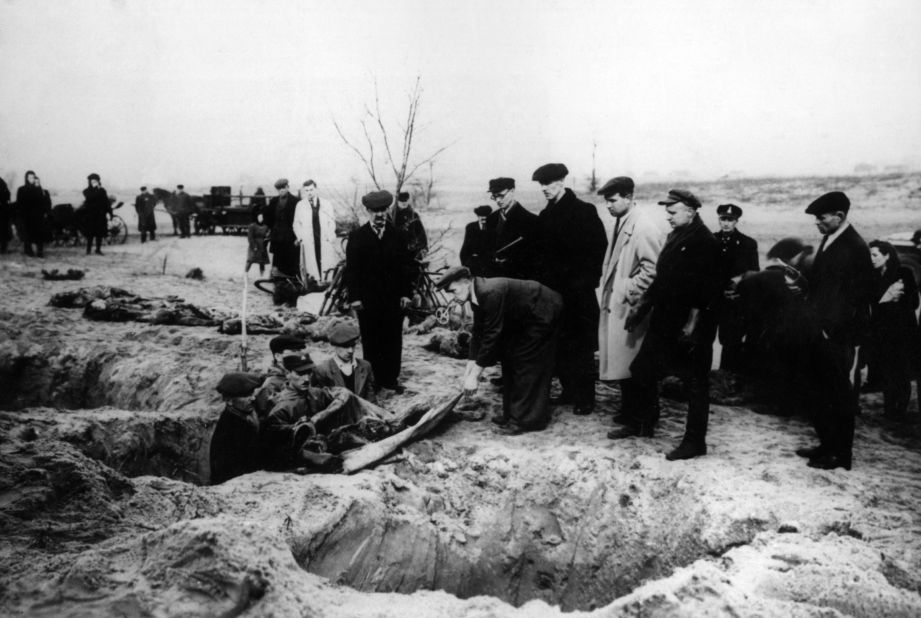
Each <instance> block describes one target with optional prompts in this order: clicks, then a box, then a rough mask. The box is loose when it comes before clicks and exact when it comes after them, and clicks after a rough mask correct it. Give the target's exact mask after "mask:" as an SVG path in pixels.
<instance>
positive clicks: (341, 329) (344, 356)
mask: <svg viewBox="0 0 921 618" xmlns="http://www.w3.org/2000/svg"><path fill="white" fill-rule="evenodd" d="M360 338H361V332H360V331H359V330H358V327H357V326H355V325H354V324H353V323H351V322H340V323H339V324H336V325H335V326H333V328H332V329H331V330H330V332H329V343H330V345H332V346H333V356H332V358H329V359H327V360H326V361H322V362H320V363H317V365H316V367H314V368H313V372H312V373H311V374H310V384H311V385H312V386H316V387H321V388H329V387H332V386H338V387H340V388H346V389H348V390H350V391H352V392H353V393H355V394H356V395H358V396H359V397H361V398H362V399H365V400H367V401H370V402H371V403H374V400H375V395H374V371H373V370H372V368H371V363H369V362H368V361H366V360H364V359H362V358H355V344H357V343H358V340H359V339H360Z"/></svg>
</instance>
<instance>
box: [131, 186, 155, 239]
mask: <svg viewBox="0 0 921 618" xmlns="http://www.w3.org/2000/svg"><path fill="white" fill-rule="evenodd" d="M156 205H157V197H156V196H155V195H154V194H153V193H150V192H149V191H148V190H147V187H141V193H140V194H139V195H138V196H137V197H136V198H134V210H136V211H137V213H138V231H139V232H140V233H141V242H142V243H145V242H147V234H148V233H149V234H150V239H151V240H156V239H157V220H156V218H155V217H154V207H156Z"/></svg>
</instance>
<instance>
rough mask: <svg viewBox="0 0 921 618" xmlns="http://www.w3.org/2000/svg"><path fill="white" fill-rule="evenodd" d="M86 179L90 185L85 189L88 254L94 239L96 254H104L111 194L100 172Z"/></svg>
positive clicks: (110, 214)
mask: <svg viewBox="0 0 921 618" xmlns="http://www.w3.org/2000/svg"><path fill="white" fill-rule="evenodd" d="M86 180H87V183H88V186H87V187H86V189H84V190H83V209H84V215H83V216H84V227H83V233H84V234H85V235H86V254H87V255H89V254H90V251H91V250H92V248H93V239H95V240H96V255H102V240H103V239H104V238H105V237H106V236H108V235H109V218H110V217H111V216H112V203H111V202H110V201H109V194H108V193H107V192H106V190H105V188H103V186H102V179H101V178H100V177H99V174H90V175H89V176H87V177H86Z"/></svg>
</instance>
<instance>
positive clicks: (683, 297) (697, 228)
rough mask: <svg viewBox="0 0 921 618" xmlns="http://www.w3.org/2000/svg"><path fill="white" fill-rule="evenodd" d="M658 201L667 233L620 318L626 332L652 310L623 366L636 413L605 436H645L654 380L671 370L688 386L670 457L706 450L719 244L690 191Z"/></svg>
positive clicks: (652, 420) (652, 418)
mask: <svg viewBox="0 0 921 618" xmlns="http://www.w3.org/2000/svg"><path fill="white" fill-rule="evenodd" d="M659 204H661V205H663V206H665V211H666V215H667V218H668V223H669V225H671V226H672V232H671V233H670V234H669V235H668V238H667V239H666V241H665V246H664V247H662V252H661V253H660V254H659V260H658V261H657V262H656V278H655V280H654V281H653V282H652V285H650V286H649V289H648V290H647V291H646V298H645V300H644V302H642V303H640V304H638V305H637V307H636V308H635V309H633V310H631V312H630V315H628V316H627V320H626V324H625V327H626V329H627V330H628V331H631V330H633V329H634V328H636V327H637V326H638V325H639V324H640V323H641V322H642V320H643V319H644V318H645V316H646V315H647V314H649V312H650V311H651V312H652V314H651V315H650V318H649V331H648V332H647V333H646V338H645V339H643V344H642V346H640V351H639V352H638V353H637V355H636V358H635V359H633V363H632V364H631V365H630V372H631V374H632V376H633V383H634V385H635V386H636V390H637V414H636V418H635V420H634V421H633V422H632V423H628V424H626V425H625V426H624V427H623V428H622V429H620V430H616V431H614V432H612V433H611V434H609V437H611V438H613V439H619V438H626V437H630V436H646V437H651V436H652V435H653V431H654V428H655V425H656V423H657V421H658V418H657V416H658V415H657V410H658V392H657V391H658V381H659V379H660V378H661V377H663V376H665V375H670V374H677V375H679V376H680V377H681V378H682V381H683V382H684V385H685V388H686V390H687V393H688V415H687V422H686V425H685V431H684V438H683V439H682V440H681V444H679V445H678V447H677V448H675V449H673V450H671V451H670V452H669V453H668V454H666V456H665V457H666V459H668V460H669V461H672V460H676V459H690V458H692V457H698V456H700V455H705V454H706V453H707V443H706V437H707V420H708V417H709V415H710V394H709V391H708V389H709V381H710V380H709V376H710V364H711V362H712V360H713V334H714V333H713V326H712V316H711V315H710V307H711V304H712V303H713V301H714V299H715V298H716V295H717V294H718V293H719V274H718V261H719V243H718V242H717V240H716V238H714V237H713V234H712V233H711V232H710V230H708V229H707V227H706V226H705V225H704V224H703V222H702V221H701V220H700V216H698V214H697V211H698V209H699V208H700V201H699V200H698V199H697V198H696V197H695V196H694V194H693V193H691V192H690V191H686V190H684V189H672V190H671V191H669V192H668V197H667V198H666V199H664V200H663V201H661V202H659Z"/></svg>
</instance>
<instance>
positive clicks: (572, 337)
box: [531, 163, 607, 415]
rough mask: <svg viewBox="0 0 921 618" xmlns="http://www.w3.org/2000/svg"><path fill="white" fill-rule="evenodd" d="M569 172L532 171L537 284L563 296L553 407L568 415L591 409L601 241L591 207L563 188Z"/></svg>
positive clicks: (549, 167) (554, 166) (552, 166)
mask: <svg viewBox="0 0 921 618" xmlns="http://www.w3.org/2000/svg"><path fill="white" fill-rule="evenodd" d="M568 173H569V170H568V169H566V166H565V165H563V164H562V163H548V164H546V165H542V166H541V167H539V168H537V169H536V170H535V171H534V174H533V175H532V176H531V179H532V180H535V181H537V182H538V183H539V184H540V189H541V192H543V194H544V197H545V198H547V206H546V207H545V208H544V209H543V210H542V211H541V212H540V215H538V216H539V221H540V240H541V243H542V248H543V250H544V251H543V253H544V261H543V264H542V268H541V272H540V273H539V274H538V277H537V279H538V281H540V282H541V283H543V284H545V285H547V286H548V287H550V288H551V289H554V290H556V291H558V292H559V293H560V294H561V295H562V296H563V317H562V318H561V326H560V343H559V346H558V347H557V357H556V374H557V376H558V377H559V379H560V385H561V386H562V388H563V391H562V393H561V394H560V396H559V397H558V398H557V399H556V400H555V403H557V404H570V403H571V404H572V405H573V413H574V414H578V415H584V414H591V412H592V410H594V408H595V350H596V349H597V347H598V319H599V315H600V312H599V308H598V298H597V297H596V296H595V288H597V287H598V281H599V280H600V279H601V267H602V264H603V262H604V254H605V249H606V247H607V238H605V233H604V224H603V223H601V218H600V217H599V216H598V211H597V210H596V209H595V207H594V206H593V205H592V204H588V203H586V202H583V201H582V200H580V199H579V198H577V197H576V194H575V193H573V192H572V189H568V188H566V187H564V186H563V182H564V180H565V179H566V176H567V174H568Z"/></svg>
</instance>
